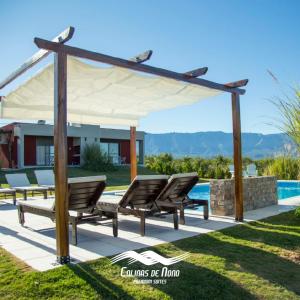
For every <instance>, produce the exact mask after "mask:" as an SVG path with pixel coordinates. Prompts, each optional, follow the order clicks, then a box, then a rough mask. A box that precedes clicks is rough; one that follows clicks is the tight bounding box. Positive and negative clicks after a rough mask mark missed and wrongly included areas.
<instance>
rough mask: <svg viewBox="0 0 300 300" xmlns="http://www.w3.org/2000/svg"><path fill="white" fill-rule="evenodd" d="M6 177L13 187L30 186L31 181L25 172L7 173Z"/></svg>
mask: <svg viewBox="0 0 300 300" xmlns="http://www.w3.org/2000/svg"><path fill="white" fill-rule="evenodd" d="M5 178H6V181H7V183H8V184H9V185H10V186H11V187H26V186H30V182H29V180H28V177H27V175H26V174H25V173H15V174H5Z"/></svg>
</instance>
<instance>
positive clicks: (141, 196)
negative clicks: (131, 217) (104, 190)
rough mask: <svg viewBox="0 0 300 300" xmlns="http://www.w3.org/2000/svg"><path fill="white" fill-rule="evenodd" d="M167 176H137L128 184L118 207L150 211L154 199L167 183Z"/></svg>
mask: <svg viewBox="0 0 300 300" xmlns="http://www.w3.org/2000/svg"><path fill="white" fill-rule="evenodd" d="M168 178H169V177H168V176H167V175H139V176H136V177H135V179H134V180H133V181H132V183H131V184H130V186H129V188H128V189H127V191H126V193H125V194H124V196H123V198H122V200H121V202H120V206H122V207H126V206H128V205H129V206H131V207H133V208H145V209H151V208H152V207H153V206H154V205H155V199H156V198H157V196H158V195H159V193H160V192H161V191H162V189H163V188H164V187H165V186H166V184H167V182H168Z"/></svg>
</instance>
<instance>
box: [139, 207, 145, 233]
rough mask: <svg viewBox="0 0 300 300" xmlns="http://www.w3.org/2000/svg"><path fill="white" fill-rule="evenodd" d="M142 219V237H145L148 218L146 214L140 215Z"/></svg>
mask: <svg viewBox="0 0 300 300" xmlns="http://www.w3.org/2000/svg"><path fill="white" fill-rule="evenodd" d="M140 218H141V228H140V229H141V236H144V235H145V223H146V220H145V219H146V217H145V213H144V212H142V213H141V215H140Z"/></svg>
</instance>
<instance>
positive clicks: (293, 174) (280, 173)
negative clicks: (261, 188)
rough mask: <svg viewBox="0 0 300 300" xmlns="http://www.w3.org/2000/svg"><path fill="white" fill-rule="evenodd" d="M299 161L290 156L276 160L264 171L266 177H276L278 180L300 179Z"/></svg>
mask: <svg viewBox="0 0 300 300" xmlns="http://www.w3.org/2000/svg"><path fill="white" fill-rule="evenodd" d="M299 172H300V168H299V160H298V159H296V158H292V157H289V156H283V157H279V158H276V159H274V160H273V161H272V162H271V163H270V164H269V165H267V167H266V168H265V170H264V175H274V176H276V177H277V179H284V180H293V179H299Z"/></svg>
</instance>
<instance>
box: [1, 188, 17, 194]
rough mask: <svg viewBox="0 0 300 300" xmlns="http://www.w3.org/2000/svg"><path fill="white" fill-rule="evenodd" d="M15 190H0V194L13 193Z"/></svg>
mask: <svg viewBox="0 0 300 300" xmlns="http://www.w3.org/2000/svg"><path fill="white" fill-rule="evenodd" d="M15 192H16V190H14V189H10V188H0V193H15Z"/></svg>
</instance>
